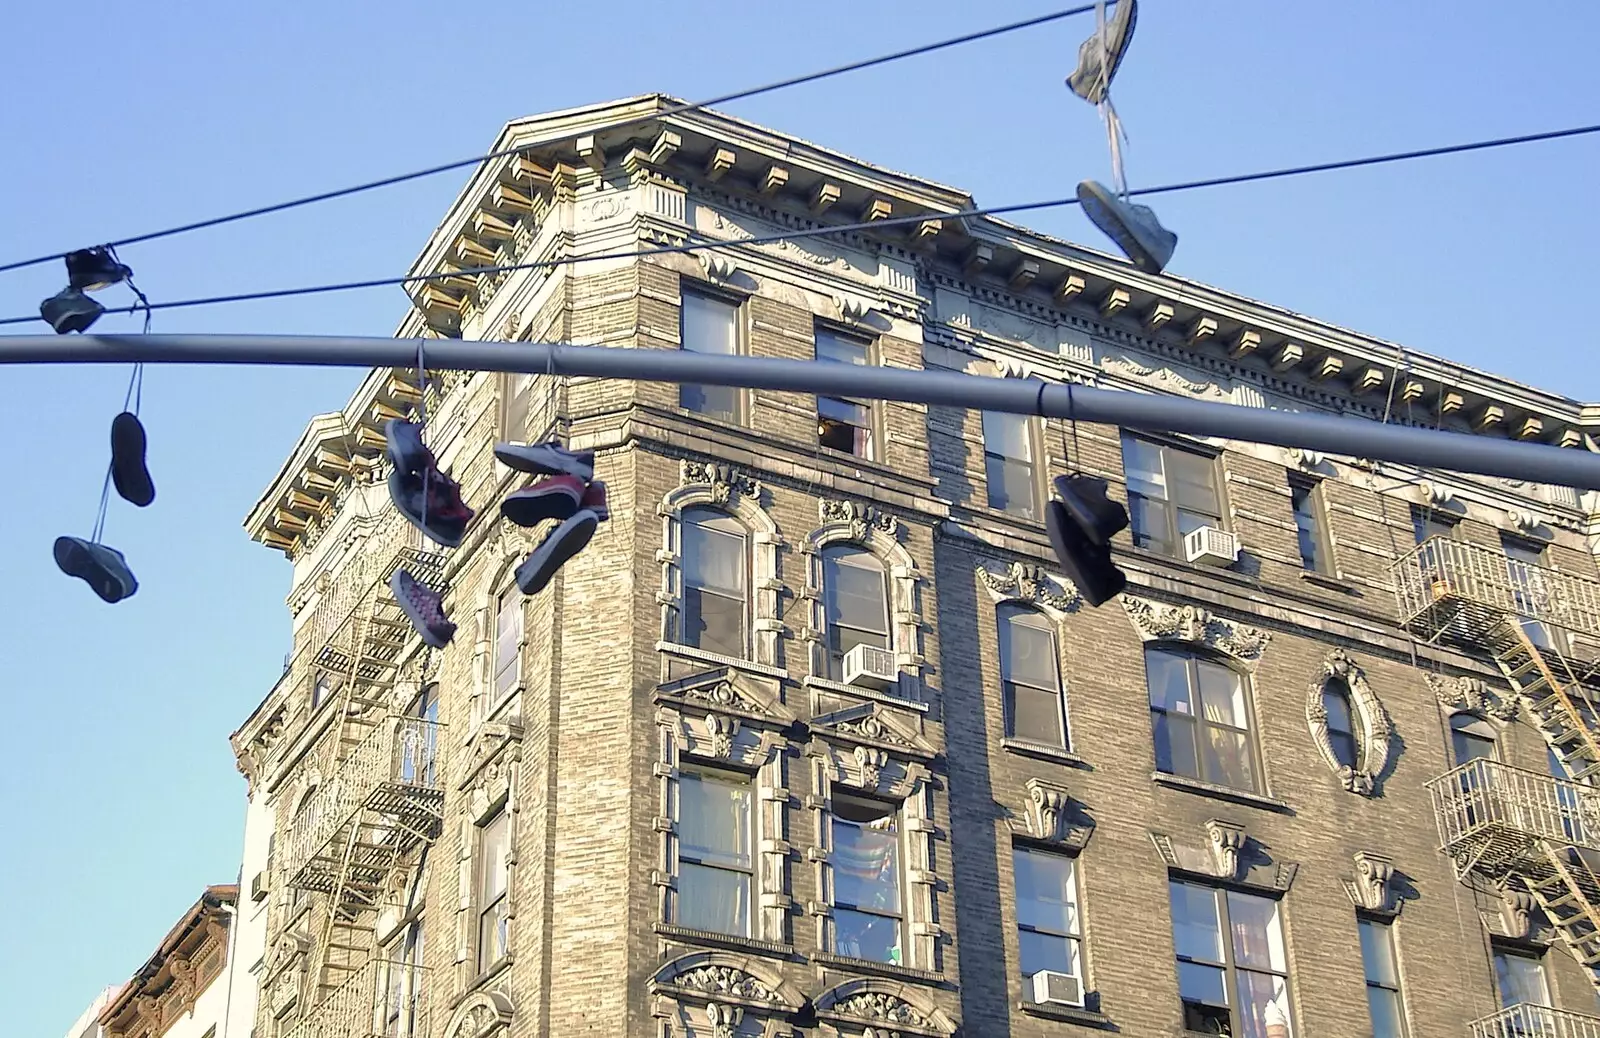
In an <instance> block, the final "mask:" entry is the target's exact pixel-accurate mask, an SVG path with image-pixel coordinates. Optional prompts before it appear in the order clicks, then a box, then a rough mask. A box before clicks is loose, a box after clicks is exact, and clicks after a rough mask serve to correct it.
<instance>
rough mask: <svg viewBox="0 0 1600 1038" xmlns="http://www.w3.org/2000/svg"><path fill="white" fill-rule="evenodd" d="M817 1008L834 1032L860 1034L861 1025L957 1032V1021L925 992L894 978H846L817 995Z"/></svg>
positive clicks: (878, 1029)
mask: <svg viewBox="0 0 1600 1038" xmlns="http://www.w3.org/2000/svg"><path fill="white" fill-rule="evenodd" d="M816 1007H817V1017H818V1019H820V1020H822V1021H825V1022H826V1023H829V1024H832V1025H833V1031H834V1033H835V1034H841V1033H842V1034H851V1035H855V1034H858V1033H860V1028H861V1025H862V1024H865V1025H866V1026H867V1027H868V1028H869V1029H872V1030H874V1032H875V1033H888V1034H893V1033H895V1032H899V1033H900V1034H902V1035H906V1034H914V1035H926V1036H930V1038H935V1036H941V1035H953V1034H955V1032H956V1023H955V1021H954V1020H952V1019H951V1018H950V1016H949V1014H947V1013H946V1012H945V1011H944V1010H943V1009H941V1008H939V1007H938V1006H937V1005H935V1004H934V1003H933V1000H932V999H931V998H929V997H928V995H927V993H926V992H924V991H921V990H919V989H917V988H914V987H911V986H910V985H907V984H897V983H894V982H892V981H881V980H865V979H857V980H847V981H845V982H844V983H843V984H839V985H837V986H835V987H832V988H829V989H828V990H827V991H824V992H823V993H822V994H820V995H818V996H817V1000H816ZM841 1025H842V1026H841Z"/></svg>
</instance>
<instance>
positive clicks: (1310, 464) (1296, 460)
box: [1283, 447, 1327, 472]
mask: <svg viewBox="0 0 1600 1038" xmlns="http://www.w3.org/2000/svg"><path fill="white" fill-rule="evenodd" d="M1283 453H1284V455H1285V456H1286V457H1287V458H1288V459H1289V464H1290V465H1292V466H1294V467H1295V468H1297V469H1299V470H1300V471H1302V472H1314V471H1316V468H1317V466H1318V465H1321V464H1322V463H1323V462H1324V461H1325V460H1327V459H1326V458H1325V457H1324V456H1323V454H1322V452H1321V451H1314V450H1310V449H1308V448H1305V447H1290V448H1289V449H1288V450H1286V451H1284V452H1283Z"/></svg>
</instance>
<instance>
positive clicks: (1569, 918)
mask: <svg viewBox="0 0 1600 1038" xmlns="http://www.w3.org/2000/svg"><path fill="white" fill-rule="evenodd" d="M1540 847H1542V848H1543V850H1544V854H1543V860H1542V861H1540V860H1539V859H1537V858H1532V857H1530V859H1529V861H1528V864H1527V865H1526V866H1525V871H1524V872H1523V874H1522V881H1523V883H1524V884H1525V885H1526V886H1527V888H1528V892H1529V893H1530V894H1532V895H1533V897H1534V900H1535V901H1537V902H1538V903H1539V907H1540V908H1542V909H1544V914H1545V915H1546V916H1547V917H1548V918H1549V920H1550V925H1552V926H1553V927H1555V929H1556V932H1557V933H1559V934H1560V935H1561V938H1562V940H1564V941H1565V942H1566V944H1567V947H1568V948H1570V949H1572V954H1573V956H1574V957H1575V958H1576V959H1577V960H1578V961H1579V962H1581V963H1583V964H1584V965H1585V966H1587V967H1590V968H1591V969H1593V968H1594V967H1595V966H1600V876H1596V875H1595V872H1594V869H1593V868H1591V867H1590V865H1589V861H1588V860H1587V859H1586V857H1585V855H1584V853H1583V852H1582V851H1579V850H1577V849H1576V848H1572V847H1562V846H1560V845H1558V844H1555V843H1551V842H1549V841H1541V842H1540ZM1592 978H1593V974H1591V979H1592Z"/></svg>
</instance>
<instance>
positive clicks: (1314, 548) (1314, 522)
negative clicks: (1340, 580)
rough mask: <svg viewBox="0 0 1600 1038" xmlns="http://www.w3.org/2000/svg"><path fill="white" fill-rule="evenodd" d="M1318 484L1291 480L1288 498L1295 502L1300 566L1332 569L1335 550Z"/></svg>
mask: <svg viewBox="0 0 1600 1038" xmlns="http://www.w3.org/2000/svg"><path fill="white" fill-rule="evenodd" d="M1321 497H1322V490H1321V487H1320V485H1319V484H1316V483H1312V482H1308V481H1304V480H1298V479H1296V480H1290V482H1289V500H1290V501H1291V502H1293V504H1294V526H1295V531H1296V534H1297V535H1298V537H1299V540H1300V566H1301V568H1303V569H1305V570H1306V571H1307V572H1310V573H1327V572H1329V571H1331V570H1332V569H1333V554H1332V552H1331V551H1330V550H1329V547H1328V528H1327V520H1326V518H1325V516H1324V513H1323V510H1322V501H1321V500H1320V499H1321Z"/></svg>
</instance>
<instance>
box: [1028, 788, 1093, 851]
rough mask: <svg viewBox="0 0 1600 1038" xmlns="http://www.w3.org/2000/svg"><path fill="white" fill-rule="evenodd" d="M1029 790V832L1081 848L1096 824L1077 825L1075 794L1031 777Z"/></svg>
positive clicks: (1053, 841)
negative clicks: (1073, 798) (1074, 807)
mask: <svg viewBox="0 0 1600 1038" xmlns="http://www.w3.org/2000/svg"><path fill="white" fill-rule="evenodd" d="M1026 788H1027V790H1028V832H1029V834H1030V835H1032V836H1033V838H1034V839H1036V840H1048V841H1050V842H1052V843H1062V844H1066V845H1067V846H1069V847H1072V848H1074V849H1077V850H1082V849H1083V847H1084V845H1086V844H1087V843H1088V842H1089V837H1090V836H1091V835H1092V834H1093V833H1094V826H1093V825H1092V824H1090V825H1084V824H1075V820H1074V818H1073V817H1072V816H1073V810H1072V796H1071V795H1070V794H1069V793H1068V792H1067V790H1066V787H1064V786H1059V785H1056V784H1055V783H1053V782H1045V781H1043V780H1042V779H1036V778H1031V779H1029V780H1028V781H1027V783H1026Z"/></svg>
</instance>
